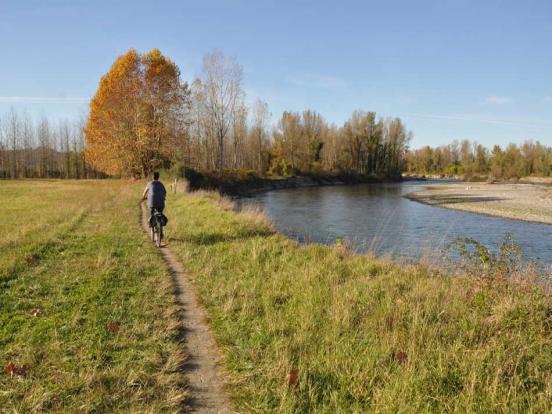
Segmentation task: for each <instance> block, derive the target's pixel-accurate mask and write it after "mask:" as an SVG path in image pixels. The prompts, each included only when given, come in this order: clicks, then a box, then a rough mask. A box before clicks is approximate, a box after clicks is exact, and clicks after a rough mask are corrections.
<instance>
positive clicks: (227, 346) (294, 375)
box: [168, 194, 552, 413]
mask: <svg viewBox="0 0 552 414" xmlns="http://www.w3.org/2000/svg"><path fill="white" fill-rule="evenodd" d="M168 214H169V216H170V217H171V222H170V223H169V233H168V235H169V242H170V245H171V248H172V249H174V251H176V253H177V254H178V255H179V257H180V258H181V260H182V262H183V263H184V264H185V266H186V267H187V269H188V270H189V272H190V274H191V276H192V277H193V278H194V283H195V284H196V286H197V288H198V290H199V293H200V296H201V299H202V301H203V303H204V305H205V306H206V308H207V310H208V313H209V315H210V322H211V325H212V327H213V329H214V332H215V335H216V337H217V340H218V342H219V344H220V346H221V348H222V350H223V353H224V355H225V363H224V366H225V369H226V371H227V375H228V381H229V383H230V387H229V389H230V392H231V394H232V397H233V399H234V401H235V404H236V407H237V410H238V411H239V412H286V413H306V412H321V413H349V412H357V413H364V412H385V413H397V412H409V413H410V412H413V413H418V412H461V413H464V412H480V413H490V412H504V413H515V412H532V413H544V412H550V411H551V402H552V302H551V300H550V297H549V296H547V295H546V294H544V293H543V291H542V290H541V289H540V288H539V287H537V286H535V285H534V284H532V283H530V282H529V283H506V282H504V281H501V280H493V281H489V280H485V281H483V280H477V279H474V278H468V277H450V276H446V275H440V274H437V273H435V272H432V271H430V270H429V269H426V268H424V267H421V266H409V267H399V266H398V265H394V264H390V263H386V262H382V261H378V260H376V259H373V258H370V257H367V256H355V255H351V254H349V253H348V252H347V251H346V250H345V249H344V248H343V247H342V246H336V247H327V246H326V247H324V246H318V245H310V246H297V245H296V243H294V242H292V241H290V240H287V239H286V238H284V237H283V236H281V235H278V234H275V233H274V232H273V231H272V229H271V228H270V226H269V225H267V224H266V223H265V222H264V221H263V219H262V216H259V215H257V214H251V213H248V214H236V213H235V212H233V211H231V203H229V202H228V201H226V200H217V197H215V196H213V195H207V194H200V195H196V196H177V197H175V198H173V199H171V200H170V208H169V210H168Z"/></svg>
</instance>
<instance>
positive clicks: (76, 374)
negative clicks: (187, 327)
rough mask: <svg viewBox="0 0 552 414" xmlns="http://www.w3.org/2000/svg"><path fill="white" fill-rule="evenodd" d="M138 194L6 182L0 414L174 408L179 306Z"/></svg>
mask: <svg viewBox="0 0 552 414" xmlns="http://www.w3.org/2000/svg"><path fill="white" fill-rule="evenodd" d="M141 190H142V186H141V185H139V184H138V185H132V184H129V183H128V182H123V181H103V182H99V181H45V180H41V181H14V182H1V183H0V203H2V206H3V207H2V220H1V221H0V234H1V235H2V237H1V240H0V249H1V253H0V368H1V369H2V371H0V412H10V413H11V412H21V413H25V412H41V411H53V412H89V413H92V412H177V411H179V409H180V407H181V403H182V400H183V399H184V397H185V393H184V382H183V377H182V373H181V371H180V366H181V364H182V361H183V355H182V351H181V345H180V344H179V336H178V329H179V322H178V307H177V306H176V305H175V303H174V296H173V294H172V288H171V283H170V275H168V274H167V272H166V270H165V266H164V264H163V262H162V260H161V258H160V257H159V255H158V254H157V252H156V251H155V249H154V247H153V246H152V245H151V243H149V242H148V241H147V239H146V238H145V235H144V234H143V233H142V231H141V230H140V227H139V209H138V206H137V200H138V198H139V197H140V195H141ZM10 363H11V364H13V365H12V366H13V367H14V370H13V372H10V369H9V368H8V367H9V366H10V365H9V364H10Z"/></svg>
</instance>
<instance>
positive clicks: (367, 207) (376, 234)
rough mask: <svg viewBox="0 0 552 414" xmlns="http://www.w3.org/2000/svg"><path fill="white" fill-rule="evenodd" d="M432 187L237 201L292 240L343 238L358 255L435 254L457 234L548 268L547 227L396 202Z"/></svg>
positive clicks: (277, 194)
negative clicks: (505, 241)
mask: <svg viewBox="0 0 552 414" xmlns="http://www.w3.org/2000/svg"><path fill="white" fill-rule="evenodd" d="M427 184H434V182H417V181H410V182H403V183H388V184H387V183H386V184H364V185H354V186H329V187H308V188H298V189H286V190H277V191H269V192H266V193H262V194H259V195H257V196H255V197H253V198H249V199H246V200H243V199H242V203H254V204H258V205H260V206H261V207H262V209H263V210H264V211H265V213H266V214H267V215H268V216H269V217H270V219H271V221H272V222H273V223H274V226H275V227H276V229H277V230H278V231H279V232H281V233H283V234H285V235H287V236H288V237H290V238H292V239H295V240H298V241H300V242H316V243H327V244H332V243H335V242H336V240H338V239H342V240H347V241H348V242H349V243H351V245H352V247H353V249H354V250H355V251H358V252H372V253H374V254H375V255H377V256H382V257H389V258H393V259H416V260H418V259H420V258H423V257H426V258H429V259H432V258H440V257H443V251H444V249H445V248H446V247H447V246H448V245H449V244H450V243H451V242H452V241H453V240H454V239H456V238H457V237H470V238H474V239H476V240H478V241H479V242H480V243H482V244H484V245H485V246H487V247H489V248H490V249H491V250H496V247H497V245H498V243H499V241H500V240H501V239H502V238H503V237H504V235H505V234H506V233H511V234H512V235H513V238H514V240H515V241H516V242H517V243H518V244H519V245H520V246H521V247H522V249H523V252H524V254H525V257H526V258H527V259H529V260H531V261H536V262H540V263H542V264H546V265H550V264H552V226H551V225H547V224H539V223H528V222H523V221H516V220H510V219H503V218H496V217H490V216H484V215H479V214H473V213H466V212H461V211H456V210H449V209H444V208H437V207H431V206H428V205H425V204H421V203H418V202H416V201H412V200H409V199H407V198H405V197H403V196H404V195H405V194H408V193H410V192H413V191H417V190H421V189H423V187H424V185H427Z"/></svg>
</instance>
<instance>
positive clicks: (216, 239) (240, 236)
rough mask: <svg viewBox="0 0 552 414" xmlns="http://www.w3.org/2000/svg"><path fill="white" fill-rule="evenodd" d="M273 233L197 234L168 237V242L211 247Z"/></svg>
mask: <svg viewBox="0 0 552 414" xmlns="http://www.w3.org/2000/svg"><path fill="white" fill-rule="evenodd" d="M273 234H274V232H273V231H270V230H243V231H239V232H238V233H236V234H223V233H199V234H193V235H190V236H185V237H169V239H168V241H169V243H170V242H180V243H193V244H198V245H201V246H211V245H213V244H217V243H225V242H231V241H236V240H245V239H250V238H253V237H259V236H262V237H266V236H271V235H273Z"/></svg>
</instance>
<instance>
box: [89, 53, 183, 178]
mask: <svg viewBox="0 0 552 414" xmlns="http://www.w3.org/2000/svg"><path fill="white" fill-rule="evenodd" d="M188 96H189V93H188V85H187V84H185V83H184V84H182V83H181V82H180V70H179V69H178V67H177V66H176V64H175V63H173V62H172V61H171V60H169V59H168V58H166V57H165V56H163V55H162V54H161V52H160V51H159V50H158V49H153V50H152V51H150V52H149V53H146V54H143V55H140V54H138V52H137V51H136V50H134V49H131V50H129V51H128V52H127V53H126V54H125V55H122V56H119V57H118V58H117V59H116V61H115V63H114V64H113V66H112V67H111V69H110V70H109V72H108V73H107V74H105V75H104V76H103V77H102V79H101V80H100V85H99V88H98V91H97V92H96V95H95V96H94V98H93V99H92V101H91V102H90V115H89V118H88V122H87V125H86V128H85V135H86V151H85V156H86V159H87V161H88V162H89V163H90V164H91V165H92V166H94V167H95V168H96V169H98V170H99V171H102V172H104V173H107V174H112V175H134V176H136V175H145V174H148V173H149V172H150V171H151V170H152V169H154V168H156V167H158V166H159V165H160V164H162V163H163V162H166V161H167V160H169V159H170V158H171V157H172V155H173V154H172V152H173V151H174V148H175V147H176V144H178V141H179V139H182V131H184V130H185V129H184V128H182V124H183V122H184V115H185V112H186V109H187V103H188Z"/></svg>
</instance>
